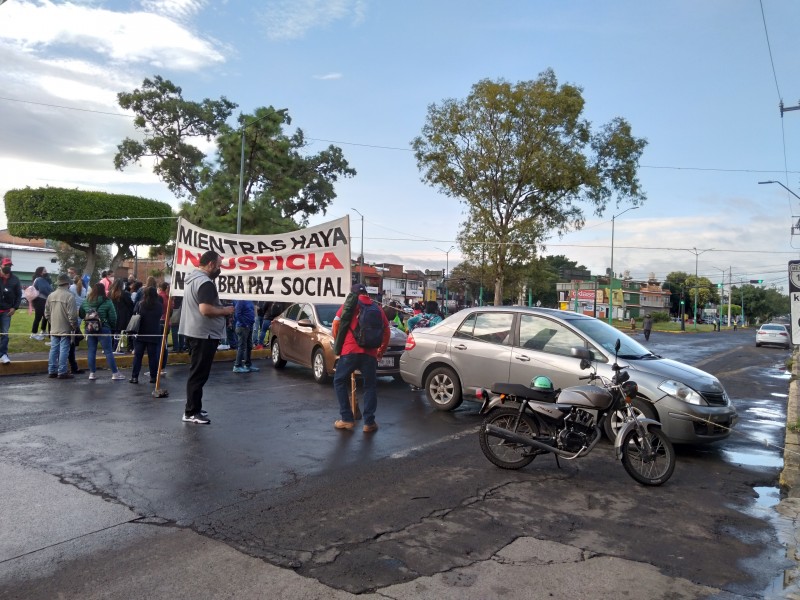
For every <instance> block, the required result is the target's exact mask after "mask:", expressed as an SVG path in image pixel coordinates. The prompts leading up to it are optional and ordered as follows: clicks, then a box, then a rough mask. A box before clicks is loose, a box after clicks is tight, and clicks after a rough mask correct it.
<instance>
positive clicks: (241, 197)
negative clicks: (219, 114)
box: [236, 111, 274, 233]
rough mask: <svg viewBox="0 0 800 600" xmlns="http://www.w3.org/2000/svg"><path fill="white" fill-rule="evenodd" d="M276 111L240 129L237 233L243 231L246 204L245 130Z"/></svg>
mask: <svg viewBox="0 0 800 600" xmlns="http://www.w3.org/2000/svg"><path fill="white" fill-rule="evenodd" d="M273 114H274V113H273V112H272V111H270V112H268V113H267V114H265V115H263V116H261V117H259V118H258V119H256V120H255V121H250V122H249V123H244V124H242V126H241V127H239V130H240V131H241V132H242V152H241V155H240V156H239V206H238V210H237V211H236V233H242V204H244V130H245V129H246V128H247V127H250V125H255V124H256V123H258V122H259V121H263V120H264V119H266V118H268V117H271V116H272V115H273Z"/></svg>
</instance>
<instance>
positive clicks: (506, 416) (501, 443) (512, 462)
mask: <svg viewBox="0 0 800 600" xmlns="http://www.w3.org/2000/svg"><path fill="white" fill-rule="evenodd" d="M518 417H519V423H518V424H517V426H516V427H515V426H514V424H515V423H516V422H517V418H518ZM487 425H494V426H495V427H500V428H502V429H508V430H509V431H513V432H515V433H518V434H520V435H524V436H530V437H536V436H538V435H539V428H538V427H537V426H536V423H535V422H534V420H533V419H532V418H531V417H530V416H528V415H526V414H523V415H521V416H520V415H519V410H518V409H516V408H497V409H495V410H493V411H492V412H491V413H489V416H488V417H486V419H484V421H483V424H482V425H481V428H480V431H479V432H478V436H479V437H480V441H481V450H482V451H483V455H484V456H485V457H486V458H488V459H489V460H490V461H491V462H492V463H494V464H495V465H497V466H498V467H500V468H501V469H521V468H522V467H525V466H527V465H529V464H531V461H532V460H533V459H534V458H536V456H535V454H532V452H533V451H534V449H533V448H531V447H530V446H525V445H522V444H515V443H514V442H509V441H507V440H504V439H501V438H499V437H495V436H493V435H490V434H488V433H487V432H486V426H487Z"/></svg>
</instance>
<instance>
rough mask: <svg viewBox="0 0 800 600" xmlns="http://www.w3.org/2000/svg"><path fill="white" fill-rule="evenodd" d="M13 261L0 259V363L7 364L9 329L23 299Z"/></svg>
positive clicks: (9, 360)
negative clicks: (13, 271)
mask: <svg viewBox="0 0 800 600" xmlns="http://www.w3.org/2000/svg"><path fill="white" fill-rule="evenodd" d="M12 266H13V263H12V262H11V259H10V258H8V257H6V258H4V259H3V260H2V261H0V363H2V364H4V365H7V364H8V363H10V362H11V359H10V358H8V330H9V329H11V317H12V316H14V313H15V312H17V309H18V308H19V303H20V302H21V301H22V285H20V283H19V279H18V278H17V276H16V275H14V274H13V273H12V272H11V267H12Z"/></svg>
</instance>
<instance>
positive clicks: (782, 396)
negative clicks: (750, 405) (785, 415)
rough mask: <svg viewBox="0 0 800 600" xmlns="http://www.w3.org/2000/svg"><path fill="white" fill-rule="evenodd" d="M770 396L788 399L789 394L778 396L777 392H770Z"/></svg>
mask: <svg viewBox="0 0 800 600" xmlns="http://www.w3.org/2000/svg"><path fill="white" fill-rule="evenodd" d="M770 396H774V397H775V398H788V397H789V394H779V393H778V392H772V393H771V394H770Z"/></svg>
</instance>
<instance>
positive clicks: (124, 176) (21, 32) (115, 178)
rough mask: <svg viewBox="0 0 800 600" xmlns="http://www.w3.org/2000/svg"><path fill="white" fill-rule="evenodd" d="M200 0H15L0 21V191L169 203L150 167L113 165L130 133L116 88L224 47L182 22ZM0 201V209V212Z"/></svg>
mask: <svg viewBox="0 0 800 600" xmlns="http://www.w3.org/2000/svg"><path fill="white" fill-rule="evenodd" d="M206 3H207V0H142V2H141V7H142V8H141V9H140V10H137V11H134V12H119V11H113V10H109V9H107V8H105V7H103V6H101V5H100V3H99V2H96V1H93V0H88V1H81V0H77V1H75V0H73V1H72V2H52V1H47V0H29V1H25V0H14V1H13V2H7V3H5V4H4V5H3V6H2V9H0V12H2V19H0V64H2V65H3V69H2V70H0V97H2V98H0V139H2V140H3V144H0V173H2V178H0V198H2V196H3V195H4V194H5V192H6V191H7V190H9V189H12V188H18V187H25V186H31V187H38V186H44V185H52V186H61V187H80V188H82V189H107V190H113V189H119V190H121V191H125V189H126V188H128V187H131V186H132V187H133V190H129V191H127V192H126V193H134V194H135V193H137V191H135V190H137V189H141V190H143V191H142V192H141V193H142V195H144V196H148V197H158V198H159V199H167V200H171V201H172V202H174V203H175V204H177V201H175V199H174V198H172V194H171V193H169V192H168V191H167V190H166V186H164V185H163V184H161V183H160V182H158V179H157V178H156V176H155V175H154V174H153V173H152V164H149V163H148V162H147V161H143V163H144V164H143V165H142V166H130V167H128V168H126V170H125V171H124V172H119V171H116V170H115V169H114V167H113V157H114V154H115V153H116V151H117V145H118V144H119V143H120V142H121V141H122V140H123V139H124V138H125V137H137V135H138V134H137V132H136V131H135V130H134V128H133V120H132V118H131V116H130V115H128V114H125V113H124V112H123V111H122V109H121V108H120V107H119V106H118V104H117V93H118V92H119V91H121V90H131V89H133V88H134V87H136V86H138V85H140V84H141V81H142V78H143V77H144V76H145V75H151V74H152V72H153V71H154V70H156V71H157V70H159V69H160V68H161V67H166V68H169V69H172V70H184V71H201V70H204V69H207V68H208V67H209V66H214V65H217V64H221V63H223V62H224V61H225V55H224V54H223V49H222V47H221V46H220V45H219V44H217V43H216V42H214V41H213V40H209V39H206V38H203V37H201V36H199V35H197V34H195V33H194V32H193V31H192V30H191V29H190V28H189V26H188V24H186V23H184V22H183V21H181V20H186V19H188V18H189V17H191V16H193V15H194V14H196V13H197V12H198V11H200V10H202V9H203V8H204V7H205V5H206ZM2 212H3V211H2V208H1V205H0V213H2ZM2 216H3V215H2V214H0V217H2Z"/></svg>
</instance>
